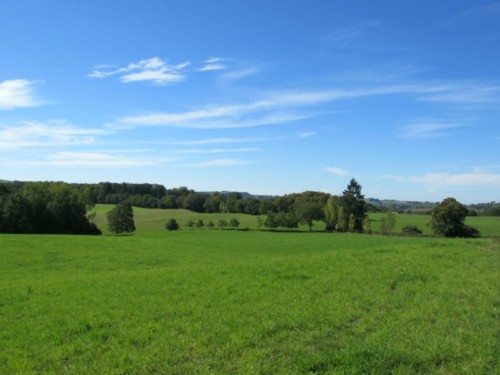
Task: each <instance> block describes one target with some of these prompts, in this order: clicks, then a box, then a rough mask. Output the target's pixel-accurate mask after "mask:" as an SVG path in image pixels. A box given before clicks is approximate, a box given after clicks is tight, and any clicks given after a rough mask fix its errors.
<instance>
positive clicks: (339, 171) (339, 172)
mask: <svg viewBox="0 0 500 375" xmlns="http://www.w3.org/2000/svg"><path fill="white" fill-rule="evenodd" d="M325 169H326V170H327V171H328V172H330V173H333V174H336V175H338V176H345V175H347V172H346V171H345V170H343V169H342V168H339V167H326V168H325Z"/></svg>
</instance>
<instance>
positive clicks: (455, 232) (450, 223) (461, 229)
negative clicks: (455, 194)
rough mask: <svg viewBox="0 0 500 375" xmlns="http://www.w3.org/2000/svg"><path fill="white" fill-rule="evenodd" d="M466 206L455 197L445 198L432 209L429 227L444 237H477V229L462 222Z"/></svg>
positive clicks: (465, 214)
mask: <svg viewBox="0 0 500 375" xmlns="http://www.w3.org/2000/svg"><path fill="white" fill-rule="evenodd" d="M467 213H468V210H467V208H466V207H465V206H464V205H462V204H461V203H460V202H458V201H457V200H456V199H455V198H446V199H444V200H443V201H442V202H441V203H440V204H438V205H437V206H436V207H434V208H433V209H432V220H431V223H430V225H431V228H432V230H433V231H434V233H436V234H440V235H443V236H445V237H479V231H478V230H477V229H475V228H473V227H470V226H468V225H465V224H464V221H465V218H466V216H467Z"/></svg>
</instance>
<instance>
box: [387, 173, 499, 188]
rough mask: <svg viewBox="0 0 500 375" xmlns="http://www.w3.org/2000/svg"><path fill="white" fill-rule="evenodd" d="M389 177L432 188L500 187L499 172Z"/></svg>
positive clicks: (388, 176) (389, 176)
mask: <svg viewBox="0 0 500 375" xmlns="http://www.w3.org/2000/svg"><path fill="white" fill-rule="evenodd" d="M385 177H386V178H389V179H395V180H398V181H401V182H406V183H411V184H421V185H425V186H427V187H431V188H438V187H446V188H449V187H484V186H488V187H490V188H491V187H496V188H500V174H498V173H484V172H471V173H458V174H450V173H446V172H441V173H427V174H425V175H423V176H393V175H387V176H385Z"/></svg>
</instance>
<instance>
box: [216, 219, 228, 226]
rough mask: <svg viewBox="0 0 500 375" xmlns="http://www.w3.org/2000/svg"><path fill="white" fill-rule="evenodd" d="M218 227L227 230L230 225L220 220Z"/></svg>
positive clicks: (224, 220)
mask: <svg viewBox="0 0 500 375" xmlns="http://www.w3.org/2000/svg"><path fill="white" fill-rule="evenodd" d="M217 226H218V227H219V228H227V226H228V223H227V221H226V219H219V221H218V222H217Z"/></svg>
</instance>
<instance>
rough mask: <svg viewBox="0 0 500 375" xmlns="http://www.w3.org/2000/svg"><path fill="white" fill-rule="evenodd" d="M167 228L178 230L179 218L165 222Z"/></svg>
mask: <svg viewBox="0 0 500 375" xmlns="http://www.w3.org/2000/svg"><path fill="white" fill-rule="evenodd" d="M165 229H166V230H177V229H179V223H177V220H175V219H170V220H169V221H167V223H166V224H165Z"/></svg>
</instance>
